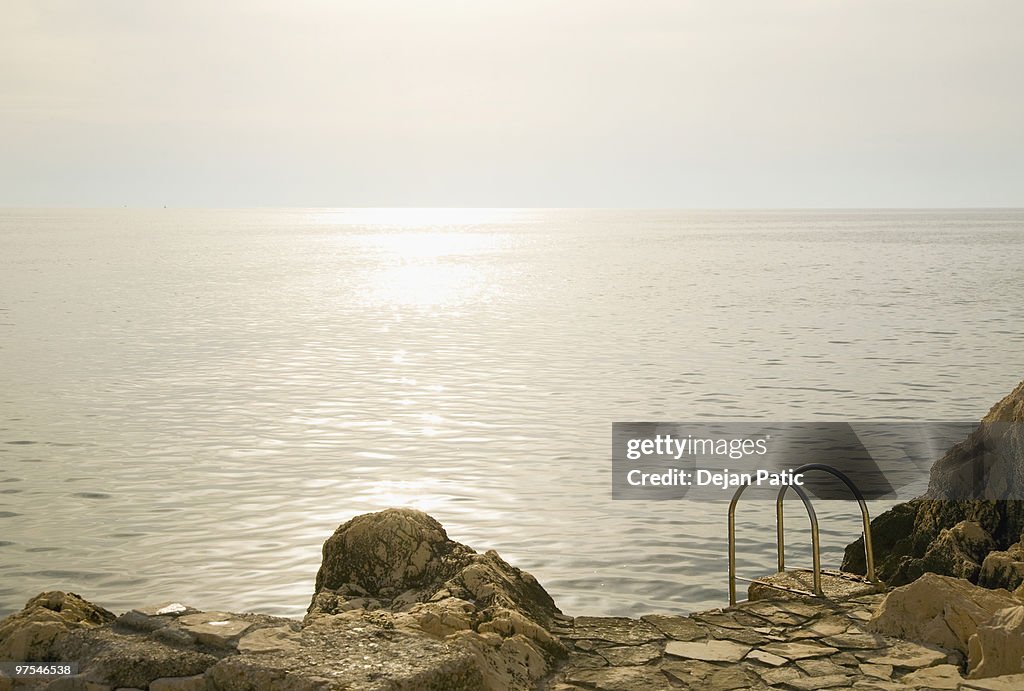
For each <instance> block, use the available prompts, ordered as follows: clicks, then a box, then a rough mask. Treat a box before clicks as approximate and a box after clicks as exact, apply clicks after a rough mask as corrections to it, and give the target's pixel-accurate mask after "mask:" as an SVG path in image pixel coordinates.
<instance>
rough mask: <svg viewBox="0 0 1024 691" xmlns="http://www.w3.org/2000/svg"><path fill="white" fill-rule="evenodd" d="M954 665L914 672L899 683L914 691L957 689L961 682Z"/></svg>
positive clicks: (958, 672) (937, 666)
mask: <svg viewBox="0 0 1024 691" xmlns="http://www.w3.org/2000/svg"><path fill="white" fill-rule="evenodd" d="M963 680H964V679H963V677H962V676H961V675H960V670H959V669H958V668H957V667H956V665H936V666H935V667H926V668H924V669H918V670H915V671H913V672H911V673H909V674H907V675H904V677H903V678H902V679H900V681H901V682H902V683H904V684H906V685H907V686H913V687H914V688H916V689H958V688H960V683H961V682H963Z"/></svg>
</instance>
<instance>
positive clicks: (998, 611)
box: [866, 573, 1024, 679]
mask: <svg viewBox="0 0 1024 691" xmlns="http://www.w3.org/2000/svg"><path fill="white" fill-rule="evenodd" d="M866 626H867V628H869V629H871V630H873V631H876V632H878V633H881V634H885V635H887V636H893V637H896V638H903V639H908V640H912V641H917V642H918V643H926V644H933V645H938V646H941V647H943V648H948V649H950V650H958V651H959V652H960V653H962V654H963V655H964V657H965V658H967V670H968V676H969V677H970V678H972V679H979V678H987V677H994V676H1002V675H1006V674H1020V673H1021V672H1024V605H1022V603H1021V602H1020V601H1019V600H1017V599H1016V598H1015V597H1014V596H1013V595H1011V594H1010V593H1009V592H1007V591H1006V590H1003V589H998V590H991V589H988V588H982V587H980V586H977V585H974V584H972V583H970V582H968V581H966V580H964V579H962V578H950V577H949V576H939V575H937V574H933V573H928V574H925V575H924V576H922V577H921V578H919V579H917V580H916V581H914V582H913V583H910V584H909V585H905V586H902V587H899V588H896V589H895V590H893V591H892V592H890V593H889V594H888V595H886V597H885V599H884V600H883V601H882V603H881V604H880V605H879V607H878V610H877V612H876V613H875V615H874V617H872V619H871V620H870V621H869V622H868V624H867V625H866Z"/></svg>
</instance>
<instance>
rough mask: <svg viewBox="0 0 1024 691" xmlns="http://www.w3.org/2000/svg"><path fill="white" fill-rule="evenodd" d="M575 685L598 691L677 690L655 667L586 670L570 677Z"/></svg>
mask: <svg viewBox="0 0 1024 691" xmlns="http://www.w3.org/2000/svg"><path fill="white" fill-rule="evenodd" d="M568 680H569V681H570V682H572V683H574V684H582V685H584V686H586V687H587V688H590V689H597V690H598V691H662V690H664V691H668V690H669V689H673V691H674V689H675V687H674V686H673V685H672V684H671V683H670V682H669V680H668V677H666V676H665V675H664V674H662V673H661V672H660V671H659V670H657V669H655V668H653V667H606V668H604V669H584V670H580V671H578V672H575V673H574V674H572V675H570V676H569V679H568Z"/></svg>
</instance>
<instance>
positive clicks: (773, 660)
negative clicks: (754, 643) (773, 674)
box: [743, 649, 789, 667]
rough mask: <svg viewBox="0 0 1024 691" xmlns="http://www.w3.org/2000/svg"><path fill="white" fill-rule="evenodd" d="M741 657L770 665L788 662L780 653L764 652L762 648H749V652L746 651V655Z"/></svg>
mask: <svg viewBox="0 0 1024 691" xmlns="http://www.w3.org/2000/svg"><path fill="white" fill-rule="evenodd" d="M743 659H744V660H754V661H755V662H763V663H764V664H766V665H770V666H772V667H781V666H782V665H784V664H786V663H787V662H789V660H787V659H786V658H784V657H782V656H780V655H775V654H774V653H766V652H765V651H763V650H756V649H755V650H751V651H750V652H749V653H747V656H746V657H745V658H743Z"/></svg>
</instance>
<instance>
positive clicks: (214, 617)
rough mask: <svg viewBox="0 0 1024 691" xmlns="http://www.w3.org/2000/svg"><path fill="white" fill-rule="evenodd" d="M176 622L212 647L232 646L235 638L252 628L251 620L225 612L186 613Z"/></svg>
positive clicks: (201, 641) (198, 639)
mask: <svg viewBox="0 0 1024 691" xmlns="http://www.w3.org/2000/svg"><path fill="white" fill-rule="evenodd" d="M178 622H179V623H180V624H181V626H182V628H184V630H185V631H187V632H188V633H190V634H192V635H193V636H195V637H196V640H197V641H199V642H200V643H202V644H204V645H209V646H212V647H214V648H231V647H234V646H233V643H234V641H235V639H237V638H238V637H239V636H241V635H242V634H243V633H245V632H246V631H248V630H249V629H250V628H252V622H248V621H245V620H244V619H238V618H236V617H235V616H234V615H232V614H227V613H225V612H202V613H200V614H187V615H185V616H183V617H181V618H179V619H178Z"/></svg>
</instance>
